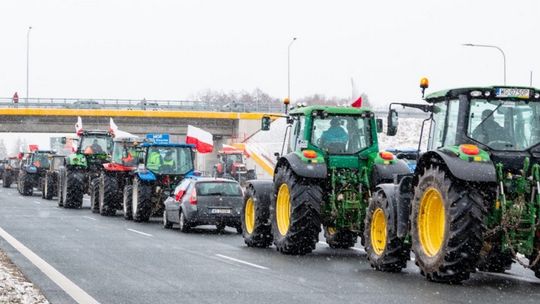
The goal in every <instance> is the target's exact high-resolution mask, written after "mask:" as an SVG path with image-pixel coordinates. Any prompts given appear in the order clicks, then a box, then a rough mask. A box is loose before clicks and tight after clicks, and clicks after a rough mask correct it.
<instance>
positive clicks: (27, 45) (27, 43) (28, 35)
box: [26, 26, 32, 104]
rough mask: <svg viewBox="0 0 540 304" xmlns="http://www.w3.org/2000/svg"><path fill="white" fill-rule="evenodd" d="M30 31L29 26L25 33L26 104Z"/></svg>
mask: <svg viewBox="0 0 540 304" xmlns="http://www.w3.org/2000/svg"><path fill="white" fill-rule="evenodd" d="M31 29H32V27H31V26H29V27H28V31H27V32H26V104H28V96H29V93H28V87H29V86H28V83H29V82H28V81H29V75H30V30H31Z"/></svg>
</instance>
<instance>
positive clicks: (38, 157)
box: [26, 150, 56, 172]
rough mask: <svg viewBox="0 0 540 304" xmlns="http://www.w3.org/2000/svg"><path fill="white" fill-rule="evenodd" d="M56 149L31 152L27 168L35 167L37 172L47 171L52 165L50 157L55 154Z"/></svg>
mask: <svg viewBox="0 0 540 304" xmlns="http://www.w3.org/2000/svg"><path fill="white" fill-rule="evenodd" d="M55 153H56V152H54V151H44V150H38V151H35V152H33V153H31V154H30V155H29V157H28V159H27V163H26V165H27V168H32V167H34V168H35V171H36V172H40V171H46V170H48V169H49V167H50V166H51V163H50V157H51V156H52V155H54V154H55Z"/></svg>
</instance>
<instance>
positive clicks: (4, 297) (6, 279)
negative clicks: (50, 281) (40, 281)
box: [0, 251, 49, 304]
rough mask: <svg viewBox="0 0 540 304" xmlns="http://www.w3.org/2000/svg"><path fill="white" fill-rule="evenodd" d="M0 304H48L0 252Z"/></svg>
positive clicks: (39, 292) (37, 290)
mask: <svg viewBox="0 0 540 304" xmlns="http://www.w3.org/2000/svg"><path fill="white" fill-rule="evenodd" d="M0 303H6V304H48V303H49V301H47V299H45V297H44V296H43V294H42V293H41V291H39V289H37V288H36V287H34V284H32V283H30V282H29V281H28V280H27V279H26V278H25V277H24V275H23V274H22V273H21V272H20V271H19V269H17V266H15V265H14V264H13V263H12V262H11V261H10V260H9V258H8V257H7V255H6V254H5V253H4V252H2V251H0Z"/></svg>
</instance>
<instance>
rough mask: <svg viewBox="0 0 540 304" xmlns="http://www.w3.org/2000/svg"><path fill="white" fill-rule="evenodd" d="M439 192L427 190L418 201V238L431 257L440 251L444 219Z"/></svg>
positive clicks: (432, 189)
mask: <svg viewBox="0 0 540 304" xmlns="http://www.w3.org/2000/svg"><path fill="white" fill-rule="evenodd" d="M445 217H446V216H445V213H444V201H443V198H442V195H441V192H439V190H437V189H435V188H432V187H430V188H428V189H427V190H426V192H424V195H422V199H421V200H420V208H419V213H418V238H419V239H420V245H422V249H423V250H424V252H425V253H426V254H427V255H428V256H430V257H432V256H435V255H436V254H437V253H438V252H439V250H441V247H442V244H443V240H444V228H445V225H446V218H445Z"/></svg>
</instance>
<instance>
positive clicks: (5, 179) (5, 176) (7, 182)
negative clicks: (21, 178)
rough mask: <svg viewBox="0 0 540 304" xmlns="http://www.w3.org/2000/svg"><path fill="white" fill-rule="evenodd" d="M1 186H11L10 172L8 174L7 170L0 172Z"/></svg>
mask: <svg viewBox="0 0 540 304" xmlns="http://www.w3.org/2000/svg"><path fill="white" fill-rule="evenodd" d="M2 187H3V188H9V187H11V174H9V172H7V171H5V170H4V172H2Z"/></svg>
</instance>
